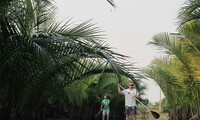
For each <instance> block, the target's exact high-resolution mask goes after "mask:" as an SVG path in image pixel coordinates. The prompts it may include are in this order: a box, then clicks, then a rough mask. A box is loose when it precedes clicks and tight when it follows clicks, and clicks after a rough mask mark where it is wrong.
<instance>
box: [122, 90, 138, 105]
mask: <svg viewBox="0 0 200 120" xmlns="http://www.w3.org/2000/svg"><path fill="white" fill-rule="evenodd" d="M121 92H122V94H123V95H124V96H125V106H129V107H130V106H136V100H135V99H134V96H135V95H136V93H137V91H136V89H132V90H130V89H124V90H122V91H121Z"/></svg>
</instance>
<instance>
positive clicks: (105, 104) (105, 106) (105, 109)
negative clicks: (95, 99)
mask: <svg viewBox="0 0 200 120" xmlns="http://www.w3.org/2000/svg"><path fill="white" fill-rule="evenodd" d="M109 104H110V100H109V99H107V96H106V95H104V99H103V100H102V101H101V110H103V112H102V120H105V116H107V120H109V114H110V107H109Z"/></svg>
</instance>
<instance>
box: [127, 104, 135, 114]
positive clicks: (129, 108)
mask: <svg viewBox="0 0 200 120" xmlns="http://www.w3.org/2000/svg"><path fill="white" fill-rule="evenodd" d="M125 113H126V114H128V115H131V114H136V106H125Z"/></svg>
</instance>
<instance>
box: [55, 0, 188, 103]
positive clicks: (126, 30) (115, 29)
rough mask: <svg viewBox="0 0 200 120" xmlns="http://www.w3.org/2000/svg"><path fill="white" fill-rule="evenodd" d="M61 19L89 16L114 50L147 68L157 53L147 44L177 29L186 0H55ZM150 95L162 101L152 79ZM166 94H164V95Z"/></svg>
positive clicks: (83, 19)
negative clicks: (154, 37) (111, 0)
mask: <svg viewBox="0 0 200 120" xmlns="http://www.w3.org/2000/svg"><path fill="white" fill-rule="evenodd" d="M55 1H56V4H57V6H58V7H59V11H58V13H59V18H60V19H61V20H63V19H65V18H72V17H73V19H72V21H77V20H79V21H86V20H88V19H90V18H92V19H93V22H94V23H96V26H98V27H101V28H102V29H103V30H104V31H105V33H106V35H107V39H106V41H107V42H108V44H109V45H110V46H111V47H113V50H115V51H117V52H119V53H121V54H124V55H128V56H130V57H131V59H130V62H132V63H136V64H135V65H136V66H137V67H146V66H147V65H148V64H149V63H150V61H151V60H152V59H153V58H154V57H155V56H158V53H157V52H158V51H157V50H156V48H155V47H152V46H149V45H147V43H148V42H149V41H151V39H152V36H153V35H155V34H157V33H160V32H175V30H176V27H177V26H176V24H175V22H177V15H178V10H179V9H180V7H181V6H182V5H183V3H184V1H185V0H114V1H115V3H116V5H117V8H113V7H111V6H110V4H108V2H107V1H106V0H55ZM147 84H148V86H147V87H148V90H147V96H146V97H147V98H148V99H149V100H150V101H151V102H156V101H159V100H160V90H159V87H158V86H157V85H156V84H155V82H154V81H153V80H149V81H147ZM162 97H163V96H162Z"/></svg>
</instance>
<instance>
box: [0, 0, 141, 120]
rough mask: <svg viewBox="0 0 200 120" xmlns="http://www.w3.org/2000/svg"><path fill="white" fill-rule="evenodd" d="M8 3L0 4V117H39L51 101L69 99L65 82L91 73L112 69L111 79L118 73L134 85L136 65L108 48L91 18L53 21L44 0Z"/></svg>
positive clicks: (106, 71)
mask: <svg viewBox="0 0 200 120" xmlns="http://www.w3.org/2000/svg"><path fill="white" fill-rule="evenodd" d="M8 3H9V4H8V6H6V7H5V6H0V8H1V9H4V11H1V14H0V15H1V16H0V48H1V50H0V75H1V76H0V77H1V81H0V86H1V87H0V92H1V95H0V119H4V120H9V119H10V118H11V115H12V118H13V119H16V120H17V119H19V120H20V119H22V118H24V117H27V116H28V117H32V118H35V117H40V119H45V110H46V108H47V106H48V104H50V102H52V100H63V99H64V98H66V96H68V98H70V95H71V94H70V93H67V94H66V92H65V89H66V86H69V85H71V84H72V83H74V82H75V81H79V80H83V79H86V78H88V77H90V76H92V75H95V74H101V73H115V74H116V75H117V80H119V81H116V82H121V79H120V78H121V76H120V74H121V75H124V76H126V77H128V78H130V79H131V80H133V81H134V82H135V84H136V85H139V84H140V83H139V82H140V81H139V80H138V78H140V77H142V76H141V75H140V74H138V73H137V71H138V69H136V68H135V67H133V65H132V64H130V63H129V62H127V60H126V58H127V56H125V55H122V54H119V53H116V52H114V51H112V50H111V48H110V46H109V45H108V44H106V43H105V42H104V41H103V40H104V36H103V35H101V33H102V30H101V29H99V28H98V27H96V26H95V24H94V23H92V21H91V20H88V21H85V22H83V23H80V24H78V25H74V24H72V23H71V20H68V21H67V22H65V23H62V22H56V20H52V16H53V15H52V14H53V13H54V11H53V10H54V9H55V6H54V5H53V4H52V3H51V2H50V1H48V0H46V1H44V0H37V1H35V0H18V1H11V2H8ZM71 92H72V93H73V91H71ZM63 95H65V97H63ZM58 98H59V99H58ZM60 102H61V103H62V101H60ZM77 102H78V103H79V101H77Z"/></svg>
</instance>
